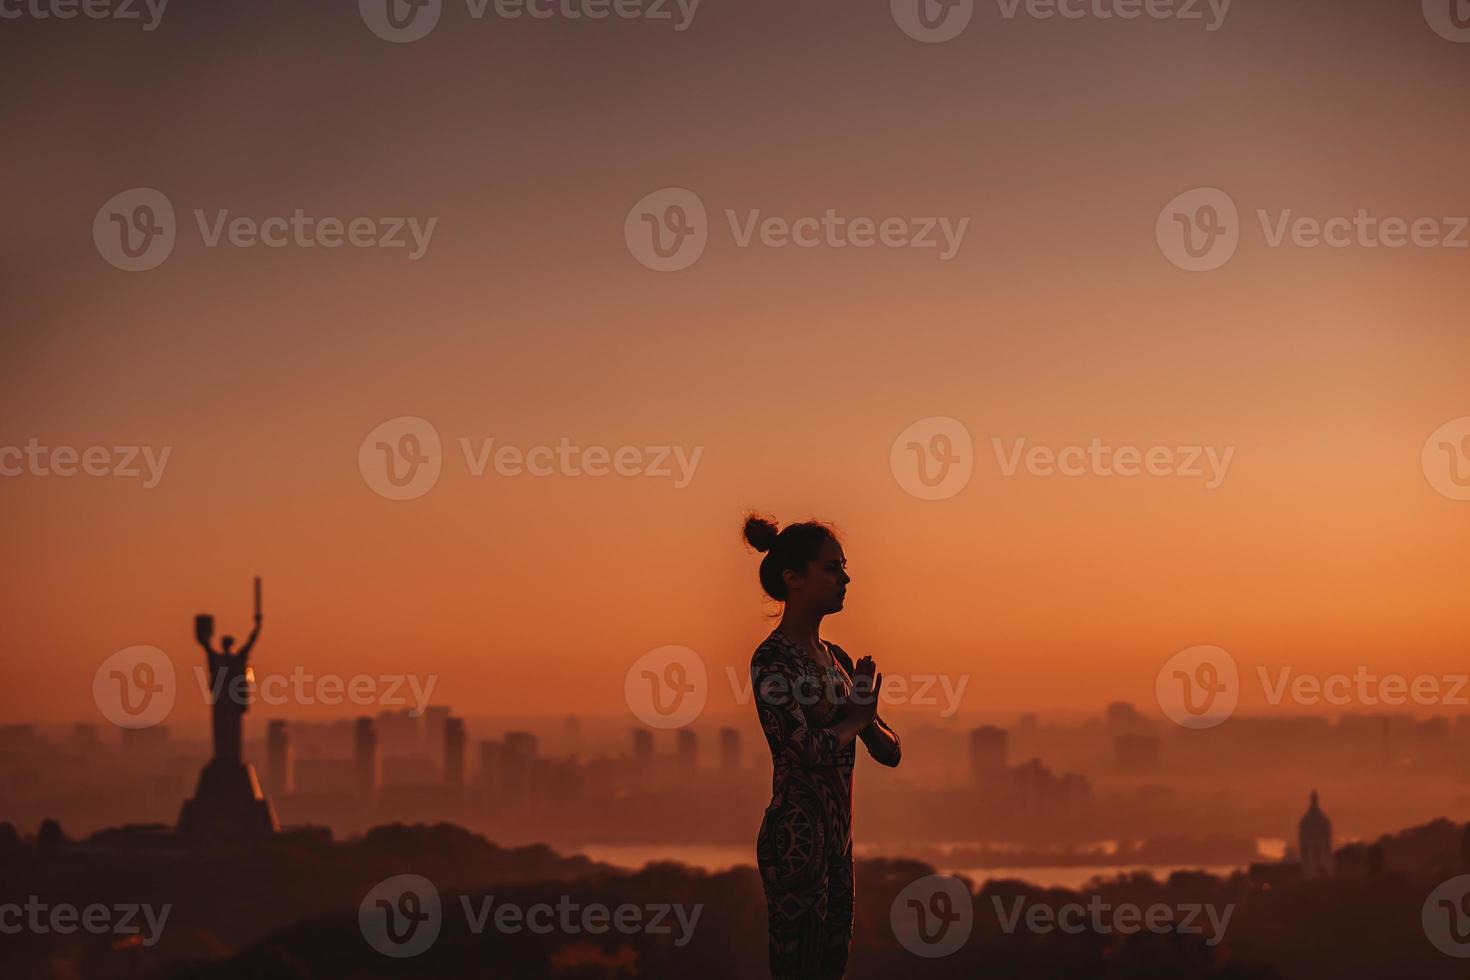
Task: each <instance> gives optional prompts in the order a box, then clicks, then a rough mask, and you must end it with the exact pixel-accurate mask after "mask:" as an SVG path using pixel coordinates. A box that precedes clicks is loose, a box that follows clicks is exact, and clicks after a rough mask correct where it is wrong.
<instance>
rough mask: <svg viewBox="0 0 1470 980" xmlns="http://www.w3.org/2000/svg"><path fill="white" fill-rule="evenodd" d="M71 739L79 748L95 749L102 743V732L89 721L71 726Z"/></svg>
mask: <svg viewBox="0 0 1470 980" xmlns="http://www.w3.org/2000/svg"><path fill="white" fill-rule="evenodd" d="M71 741H72V744H73V745H75V746H76V747H77V748H79V749H95V748H97V747H99V746H100V745H101V744H102V733H101V732H100V731H99V730H98V728H97V726H96V725H94V724H92V723H91V722H89V721H79V722H77V723H76V724H75V725H72V726H71Z"/></svg>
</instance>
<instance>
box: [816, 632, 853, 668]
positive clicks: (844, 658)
mask: <svg viewBox="0 0 1470 980" xmlns="http://www.w3.org/2000/svg"><path fill="white" fill-rule="evenodd" d="M822 642H824V643H826V644H827V649H828V650H831V651H832V657H833V659H835V660H836V661H837V662H838V663H840V664H841V665H842V667H843V669H844V670H846V671H847V672H848V673H849V674H850V673H852V671H853V667H852V658H851V657H849V656H848V655H847V651H846V650H844V649H842V648H841V647H840V646H838V645H837V644H835V643H833V642H832V641H831V640H823V641H822Z"/></svg>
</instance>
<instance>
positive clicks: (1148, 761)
mask: <svg viewBox="0 0 1470 980" xmlns="http://www.w3.org/2000/svg"><path fill="white" fill-rule="evenodd" d="M1113 758H1114V760H1115V761H1116V762H1117V764H1118V768H1119V769H1121V770H1123V771H1124V772H1153V771H1154V770H1156V769H1159V768H1161V767H1162V766H1163V764H1164V751H1163V745H1162V743H1161V742H1160V741H1159V739H1158V736H1156V735H1139V734H1125V735H1118V736H1116V737H1115V738H1114V739H1113Z"/></svg>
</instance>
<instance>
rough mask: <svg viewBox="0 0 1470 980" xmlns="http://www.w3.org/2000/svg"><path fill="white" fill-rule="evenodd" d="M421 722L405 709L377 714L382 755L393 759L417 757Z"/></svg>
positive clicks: (416, 716)
mask: <svg viewBox="0 0 1470 980" xmlns="http://www.w3.org/2000/svg"><path fill="white" fill-rule="evenodd" d="M422 721H423V719H421V718H419V716H418V715H415V714H413V713H412V712H410V711H409V710H408V709H407V708H404V709H403V710H402V711H380V712H378V735H379V737H380V738H381V742H380V747H381V749H382V753H383V755H385V756H391V757H393V758H403V757H405V756H416V755H418V754H419V729H420V727H421V725H422Z"/></svg>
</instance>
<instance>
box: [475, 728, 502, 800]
mask: <svg viewBox="0 0 1470 980" xmlns="http://www.w3.org/2000/svg"><path fill="white" fill-rule="evenodd" d="M504 751H505V745H504V744H503V743H502V742H500V741H498V740H496V739H490V738H487V739H483V740H481V742H480V785H481V786H482V787H484V789H485V790H486V791H488V792H490V793H498V792H500V759H501V756H502V754H503V753H504Z"/></svg>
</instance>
